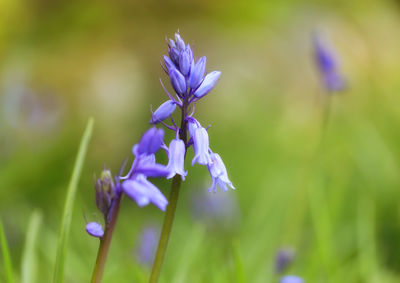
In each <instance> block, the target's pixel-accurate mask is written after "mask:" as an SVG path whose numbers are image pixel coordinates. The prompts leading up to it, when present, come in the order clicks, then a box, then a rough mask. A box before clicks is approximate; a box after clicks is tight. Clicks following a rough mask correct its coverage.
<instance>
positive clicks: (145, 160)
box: [119, 127, 170, 210]
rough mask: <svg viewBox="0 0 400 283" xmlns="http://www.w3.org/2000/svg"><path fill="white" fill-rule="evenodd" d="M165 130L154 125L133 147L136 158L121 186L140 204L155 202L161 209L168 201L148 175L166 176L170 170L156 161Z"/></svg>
mask: <svg viewBox="0 0 400 283" xmlns="http://www.w3.org/2000/svg"><path fill="white" fill-rule="evenodd" d="M163 136H164V132H163V131H162V130H161V131H160V130H158V129H157V128H155V127H153V128H151V129H149V130H148V131H147V132H146V133H144V134H143V136H142V138H141V140H140V142H139V144H137V145H135V146H134V147H133V154H134V155H135V160H134V161H133V164H132V166H131V169H130V170H129V172H128V174H127V175H126V176H125V177H120V178H119V179H120V180H124V181H123V183H122V185H121V188H122V191H123V192H124V193H125V194H126V195H127V196H129V197H130V198H131V199H133V200H134V201H136V203H137V204H138V205H139V206H145V205H148V204H150V203H153V204H154V205H155V206H157V207H158V208H160V209H161V210H165V208H166V206H167V204H168V201H167V199H166V198H165V196H164V195H163V194H162V193H161V192H160V190H159V189H158V188H157V187H156V186H154V185H153V184H152V183H151V182H149V181H148V180H147V178H148V177H166V176H168V174H169V173H170V170H169V169H168V168H167V167H166V166H164V165H161V164H158V163H156V161H155V156H154V153H155V152H156V151H158V150H159V149H160V147H161V144H163Z"/></svg>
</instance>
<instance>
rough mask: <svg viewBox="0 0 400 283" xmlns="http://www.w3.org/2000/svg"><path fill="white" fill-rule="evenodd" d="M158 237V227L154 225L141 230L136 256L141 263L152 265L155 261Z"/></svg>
mask: <svg viewBox="0 0 400 283" xmlns="http://www.w3.org/2000/svg"><path fill="white" fill-rule="evenodd" d="M158 237H159V233H158V229H157V228H156V227H154V226H147V227H145V228H144V229H143V230H142V231H141V233H140V236H139V242H138V245H137V248H136V257H137V260H138V261H139V262H140V263H141V264H143V265H147V266H151V264H152V263H153V260H154V255H155V251H156V248H157V243H158Z"/></svg>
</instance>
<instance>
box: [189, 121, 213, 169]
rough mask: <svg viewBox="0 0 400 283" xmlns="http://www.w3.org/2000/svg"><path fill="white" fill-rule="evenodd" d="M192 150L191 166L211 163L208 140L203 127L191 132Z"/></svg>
mask: <svg viewBox="0 0 400 283" xmlns="http://www.w3.org/2000/svg"><path fill="white" fill-rule="evenodd" d="M192 139H193V148H194V157H193V160H192V166H193V165H194V164H195V163H199V164H200V165H207V164H209V163H210V162H211V158H210V154H209V140H208V133H207V130H206V129H204V128H203V127H198V128H196V129H194V131H193V136H192Z"/></svg>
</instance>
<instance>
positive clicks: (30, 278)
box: [21, 211, 42, 283]
mask: <svg viewBox="0 0 400 283" xmlns="http://www.w3.org/2000/svg"><path fill="white" fill-rule="evenodd" d="M41 221H42V213H40V212H39V211H34V212H33V213H32V215H31V217H30V220H29V226H28V230H27V232H26V239H25V247H24V251H23V256H22V268H21V270H22V274H21V276H22V279H21V282H22V283H32V282H35V278H36V257H35V245H36V239H37V236H38V232H39V227H40V223H41Z"/></svg>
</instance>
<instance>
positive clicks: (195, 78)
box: [189, 56, 207, 89]
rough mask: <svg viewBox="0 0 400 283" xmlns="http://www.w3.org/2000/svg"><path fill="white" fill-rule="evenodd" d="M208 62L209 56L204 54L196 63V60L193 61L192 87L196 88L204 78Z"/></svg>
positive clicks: (190, 85)
mask: <svg viewBox="0 0 400 283" xmlns="http://www.w3.org/2000/svg"><path fill="white" fill-rule="evenodd" d="M206 62H207V58H206V57H205V56H203V57H201V58H200V59H199V60H198V61H197V63H196V64H194V62H193V63H192V65H191V67H190V76H189V87H190V88H191V89H196V88H197V87H198V86H199V85H200V83H201V81H202V80H203V77H204V73H205V71H206Z"/></svg>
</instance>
